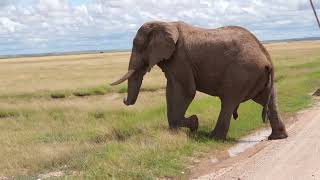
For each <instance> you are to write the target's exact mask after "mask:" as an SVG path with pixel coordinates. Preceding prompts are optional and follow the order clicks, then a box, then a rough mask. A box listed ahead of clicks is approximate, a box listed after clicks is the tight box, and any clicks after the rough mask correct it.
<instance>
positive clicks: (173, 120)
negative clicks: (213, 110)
mask: <svg viewBox="0 0 320 180" xmlns="http://www.w3.org/2000/svg"><path fill="white" fill-rule="evenodd" d="M166 91H167V92H166V97H167V110H168V112H167V116H168V122H169V126H170V128H171V129H177V128H179V127H187V128H189V129H190V130H191V131H196V130H197V129H198V117H197V116H196V115H192V116H190V117H189V118H185V113H186V111H187V109H188V107H189V105H190V103H191V102H192V100H193V99H194V96H195V93H196V90H195V88H194V89H192V90H189V91H186V90H185V89H183V88H182V86H181V85H180V84H179V83H177V82H175V83H173V82H172V81H171V82H170V80H169V81H168V83H167V89H166Z"/></svg>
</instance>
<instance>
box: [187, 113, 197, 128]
mask: <svg viewBox="0 0 320 180" xmlns="http://www.w3.org/2000/svg"><path fill="white" fill-rule="evenodd" d="M187 121H188V122H187V127H188V128H189V129H190V131H192V132H194V131H197V130H198V127H199V121H198V117H197V116H196V115H192V116H190V117H189V118H187Z"/></svg>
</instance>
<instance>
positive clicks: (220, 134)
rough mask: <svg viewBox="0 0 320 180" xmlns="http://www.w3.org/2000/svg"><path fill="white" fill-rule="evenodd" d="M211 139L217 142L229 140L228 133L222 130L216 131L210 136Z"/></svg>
mask: <svg viewBox="0 0 320 180" xmlns="http://www.w3.org/2000/svg"><path fill="white" fill-rule="evenodd" d="M210 138H213V139H216V140H225V139H227V133H225V132H224V131H221V130H216V129H214V130H213V131H212V132H211V134H210Z"/></svg>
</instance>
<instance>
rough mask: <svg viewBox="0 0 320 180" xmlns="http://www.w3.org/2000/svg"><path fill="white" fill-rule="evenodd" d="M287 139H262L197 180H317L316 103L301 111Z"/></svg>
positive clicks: (319, 116) (319, 131) (319, 110)
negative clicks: (246, 151) (255, 145)
mask: <svg viewBox="0 0 320 180" xmlns="http://www.w3.org/2000/svg"><path fill="white" fill-rule="evenodd" d="M288 132H289V138H288V139H285V140H278V141H265V142H262V143H261V144H259V145H257V147H255V148H254V150H249V151H251V152H249V153H243V154H242V155H240V156H239V157H236V158H231V159H229V160H227V161H226V162H222V163H221V164H219V165H217V167H215V168H213V171H212V172H211V173H209V174H206V175H203V176H201V177H199V178H198V179H241V180H249V179H252V180H262V179H268V180H300V179H301V180H308V179H319V180H320V105H319V104H318V105H316V106H315V107H313V108H311V109H309V110H306V111H304V112H301V113H299V114H298V115H297V122H296V123H294V124H293V125H291V127H289V128H288Z"/></svg>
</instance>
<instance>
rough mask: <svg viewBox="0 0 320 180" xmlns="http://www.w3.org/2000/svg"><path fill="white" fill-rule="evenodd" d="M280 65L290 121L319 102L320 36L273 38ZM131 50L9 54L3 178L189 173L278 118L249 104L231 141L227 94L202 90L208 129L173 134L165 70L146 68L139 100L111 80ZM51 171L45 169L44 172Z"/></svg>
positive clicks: (4, 72) (0, 84)
mask: <svg viewBox="0 0 320 180" xmlns="http://www.w3.org/2000/svg"><path fill="white" fill-rule="evenodd" d="M265 46H266V47H267V49H268V50H269V52H270V54H271V56H272V59H273V62H274V65H275V70H276V87H277V92H278V104H279V109H280V112H281V115H282V118H283V119H284V120H285V121H287V119H289V117H290V116H293V115H294V114H295V113H296V112H297V111H299V110H301V109H304V108H307V107H309V106H312V104H313V103H314V100H313V98H312V93H313V92H314V91H315V90H316V89H317V88H320V41H305V42H290V43H275V44H266V45H265ZM129 56H130V53H126V52H119V53H100V54H84V55H68V56H50V57H36V58H33V57H28V58H16V59H0V179H1V178H5V177H8V178H15V179H33V178H39V177H45V176H43V175H44V174H48V173H49V174H50V172H62V173H63V174H64V176H63V177H60V178H62V179H65V178H67V179H68V178H70V179H78V178H80V179H112V178H114V179H155V178H171V177H172V178H181V179H184V178H188V176H189V175H190V171H191V169H192V166H195V165H196V162H195V161H194V160H195V159H197V158H202V157H205V156H207V155H209V154H210V156H214V155H218V154H219V152H222V151H224V150H226V149H227V148H228V147H230V146H232V145H233V144H235V143H236V142H237V140H238V139H239V138H241V137H242V136H245V135H247V134H249V133H252V132H254V131H256V130H257V129H259V128H262V127H265V126H269V124H263V123H262V120H261V110H262V108H261V107H260V106H259V105H258V104H256V103H254V102H252V101H249V102H246V103H243V104H241V106H240V109H239V118H238V119H237V120H236V121H234V120H232V124H231V128H230V130H229V134H228V139H227V140H226V141H215V140H212V139H210V138H209V137H208V136H209V132H210V131H211V130H212V129H213V128H214V125H215V122H216V120H217V117H218V113H219V110H220V102H219V99H218V98H215V97H210V96H207V95H205V94H201V93H197V96H196V98H195V100H194V101H193V103H192V104H191V106H190V107H189V109H188V112H187V115H191V114H197V115H198V117H199V122H200V127H199V130H198V131H197V132H195V133H190V132H189V131H188V130H187V129H181V130H180V131H178V132H172V131H170V130H169V129H168V124H167V118H166V103H165V86H166V80H165V78H164V75H163V73H162V72H161V70H160V69H159V68H154V69H153V70H152V71H151V72H150V73H149V74H147V75H146V76H145V79H144V82H143V87H142V89H141V92H140V95H139V98H138V101H137V103H136V105H134V106H132V107H127V106H125V105H123V103H122V99H123V97H125V96H126V94H125V93H126V91H127V87H126V84H123V85H120V86H116V87H111V86H109V85H108V84H109V83H110V82H112V81H114V80H116V79H117V78H119V77H120V76H121V75H123V74H124V73H125V72H126V71H127V66H128V61H129ZM41 175H42V176H41Z"/></svg>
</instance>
